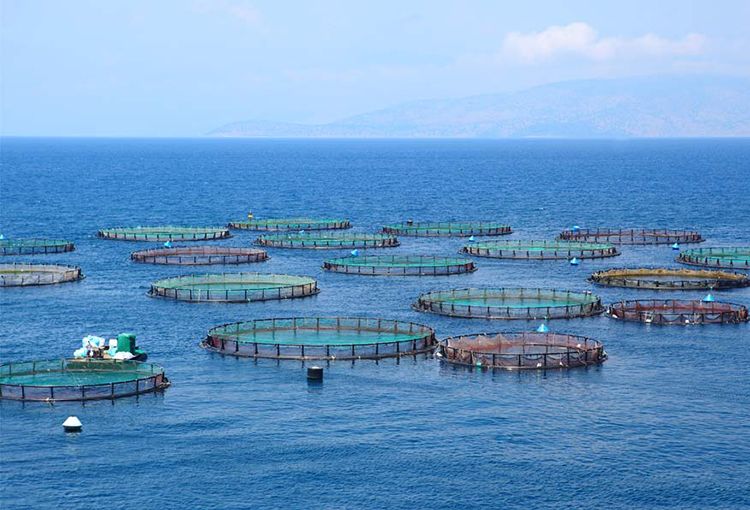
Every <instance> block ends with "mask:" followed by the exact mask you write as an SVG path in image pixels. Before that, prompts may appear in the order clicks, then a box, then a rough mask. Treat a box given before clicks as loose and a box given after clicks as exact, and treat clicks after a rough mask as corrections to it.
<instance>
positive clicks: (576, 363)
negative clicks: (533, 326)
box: [438, 331, 607, 370]
mask: <svg viewBox="0 0 750 510" xmlns="http://www.w3.org/2000/svg"><path fill="white" fill-rule="evenodd" d="M438 356H439V357H440V358H442V359H443V360H444V361H445V362H447V363H453V364H458V365H467V366H476V367H482V368H502V369H507V370H524V369H539V370H545V369H562V368H573V367H585V366H588V365H596V364H600V363H602V362H604V361H605V360H606V359H607V354H606V353H605V352H604V348H603V346H602V344H601V342H598V341H596V340H592V339H591V338H587V337H585V336H578V335H567V334H562V333H549V332H546V333H542V332H537V331H533V332H532V331H513V332H502V333H480V334H477V335H461V336H455V337H451V338H446V339H445V340H442V341H441V342H440V348H439V352H438Z"/></svg>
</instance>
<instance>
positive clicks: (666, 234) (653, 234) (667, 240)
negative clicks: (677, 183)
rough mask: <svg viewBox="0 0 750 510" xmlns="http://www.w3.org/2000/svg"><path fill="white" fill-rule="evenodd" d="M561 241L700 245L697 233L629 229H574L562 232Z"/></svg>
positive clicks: (701, 238) (700, 238)
mask: <svg viewBox="0 0 750 510" xmlns="http://www.w3.org/2000/svg"><path fill="white" fill-rule="evenodd" d="M558 239H560V240H563V241H587V242H602V243H613V244H673V243H686V244H687V243H702V242H703V237H701V234H700V233H698V232H693V231H689V230H670V229H651V228H631V229H609V228H597V229H588V228H582V229H574V230H564V231H563V232H561V233H560V235H559V236H558Z"/></svg>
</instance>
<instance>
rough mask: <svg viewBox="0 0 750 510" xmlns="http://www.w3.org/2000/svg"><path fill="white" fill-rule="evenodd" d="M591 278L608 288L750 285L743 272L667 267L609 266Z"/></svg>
mask: <svg viewBox="0 0 750 510" xmlns="http://www.w3.org/2000/svg"><path fill="white" fill-rule="evenodd" d="M588 281H590V282H592V283H597V284H599V285H607V286H609V287H630V288H634V289H654V290H696V289H730V288H735V287H748V286H750V278H748V276H747V275H744V274H740V273H729V272H726V271H712V270H696V269H667V268H638V269H609V270H607V271H598V272H596V273H594V274H592V275H591V276H590V277H589V278H588Z"/></svg>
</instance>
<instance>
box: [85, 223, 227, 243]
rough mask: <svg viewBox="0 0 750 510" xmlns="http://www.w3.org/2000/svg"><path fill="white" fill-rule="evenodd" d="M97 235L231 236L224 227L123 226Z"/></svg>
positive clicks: (127, 238) (200, 238)
mask: <svg viewBox="0 0 750 510" xmlns="http://www.w3.org/2000/svg"><path fill="white" fill-rule="evenodd" d="M96 236H97V237H100V238H102V239H113V240H116V241H152V242H158V241H212V240H214V239H226V238H228V237H232V234H230V233H229V229H228V228H225V227H172V226H165V227H129V228H127V227H124V228H106V229H102V230H100V231H99V232H98V233H97V234H96Z"/></svg>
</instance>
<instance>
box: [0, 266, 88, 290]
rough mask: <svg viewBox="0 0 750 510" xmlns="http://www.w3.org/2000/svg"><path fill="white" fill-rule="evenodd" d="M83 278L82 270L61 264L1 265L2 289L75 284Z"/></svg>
mask: <svg viewBox="0 0 750 510" xmlns="http://www.w3.org/2000/svg"><path fill="white" fill-rule="evenodd" d="M81 278H83V273H82V272H81V268H80V267H77V266H65V265H60V264H21V263H13V264H0V287H25V286H31V285H52V284H55V283H64V282H74V281H77V280H80V279H81Z"/></svg>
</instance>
